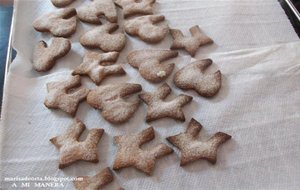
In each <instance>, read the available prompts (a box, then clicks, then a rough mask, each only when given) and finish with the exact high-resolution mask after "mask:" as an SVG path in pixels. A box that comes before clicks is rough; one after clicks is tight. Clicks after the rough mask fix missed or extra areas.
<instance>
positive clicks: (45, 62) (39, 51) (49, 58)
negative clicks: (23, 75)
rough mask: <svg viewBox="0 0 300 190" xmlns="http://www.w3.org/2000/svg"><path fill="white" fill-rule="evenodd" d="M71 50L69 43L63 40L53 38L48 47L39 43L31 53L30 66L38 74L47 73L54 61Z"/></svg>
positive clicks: (41, 42) (44, 43)
mask: <svg viewBox="0 0 300 190" xmlns="http://www.w3.org/2000/svg"><path fill="white" fill-rule="evenodd" d="M70 49H71V42H70V40H68V39H65V38H53V40H52V43H51V45H50V46H48V45H47V43H46V42H44V41H39V42H38V44H37V45H36V47H35V49H34V53H33V60H32V65H33V68H34V69H35V70H36V71H38V72H45V71H49V70H50V69H51V68H52V67H53V66H54V65H55V63H56V60H57V59H59V58H62V57H64V56H65V55H66V54H67V53H68V52H69V51H70Z"/></svg>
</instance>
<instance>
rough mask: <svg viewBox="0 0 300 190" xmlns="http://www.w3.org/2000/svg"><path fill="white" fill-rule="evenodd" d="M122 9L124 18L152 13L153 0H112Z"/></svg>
mask: <svg viewBox="0 0 300 190" xmlns="http://www.w3.org/2000/svg"><path fill="white" fill-rule="evenodd" d="M114 1H115V3H116V4H117V5H118V6H119V7H121V8H122V9H123V15H124V18H127V17H129V16H133V15H151V14H153V5H154V3H155V0H114Z"/></svg>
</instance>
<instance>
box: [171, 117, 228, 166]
mask: <svg viewBox="0 0 300 190" xmlns="http://www.w3.org/2000/svg"><path fill="white" fill-rule="evenodd" d="M201 128H202V125H201V124H200V123H199V122H198V121H196V120H195V119H192V120H191V121H190V123H189V126H188V128H187V130H186V132H185V133H180V134H178V135H175V136H171V137H168V138H167V140H168V141H169V142H170V143H171V144H173V145H174V146H176V147H177V148H178V149H179V150H180V151H181V161H180V166H184V165H186V164H188V163H191V162H193V161H196V160H200V159H205V160H207V161H209V162H210V163H212V164H215V163H216V161H217V149H218V147H219V146H220V145H221V144H223V143H224V142H226V141H227V140H229V139H230V138H231V136H230V135H228V134H226V133H222V132H218V133H216V134H214V135H213V136H212V137H211V138H210V139H208V140H207V141H200V140H197V136H198V134H199V133H200V130H201Z"/></svg>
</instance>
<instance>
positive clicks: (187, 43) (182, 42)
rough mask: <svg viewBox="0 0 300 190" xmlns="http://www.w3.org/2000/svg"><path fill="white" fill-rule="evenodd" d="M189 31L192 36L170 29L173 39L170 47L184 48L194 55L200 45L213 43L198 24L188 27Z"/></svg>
mask: <svg viewBox="0 0 300 190" xmlns="http://www.w3.org/2000/svg"><path fill="white" fill-rule="evenodd" d="M190 32H191V34H192V36H191V37H187V36H184V35H183V33H182V32H181V31H180V30H178V29H170V33H171V35H172V37H173V39H174V41H173V44H172V46H171V49H185V50H186V51H187V52H188V53H189V54H190V55H191V56H193V57H194V56H195V54H196V52H197V50H198V49H199V47H200V46H203V45H207V44H211V43H213V40H212V39H211V38H209V37H208V36H206V35H205V34H204V33H203V32H202V31H201V30H200V28H199V26H198V25H197V26H193V27H192V28H190Z"/></svg>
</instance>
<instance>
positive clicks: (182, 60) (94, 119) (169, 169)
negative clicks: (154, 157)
mask: <svg viewBox="0 0 300 190" xmlns="http://www.w3.org/2000/svg"><path fill="white" fill-rule="evenodd" d="M82 3H85V2H83V1H80V0H78V1H76V2H75V3H74V4H72V5H71V6H74V7H77V6H80V5H81V4H82ZM15 6H16V8H15V23H14V25H15V31H14V43H13V44H14V47H15V49H16V50H17V51H18V56H17V58H16V59H15V60H14V62H13V63H12V65H11V67H10V71H9V73H8V76H7V82H6V84H5V94H4V102H3V108H2V110H3V111H2V121H1V128H0V130H1V131H0V132H1V133H0V134H1V136H0V137H1V172H0V173H1V186H0V187H1V188H0V189H22V188H20V185H21V182H16V185H18V187H17V188H13V187H12V185H13V183H14V182H11V181H7V179H6V180H5V178H9V177H44V176H52V177H74V176H82V175H95V174H96V173H97V172H99V171H100V170H101V169H103V168H104V167H107V166H112V164H113V161H114V156H115V154H116V151H117V147H116V145H114V144H113V136H115V135H121V134H128V133H136V132H139V131H141V130H143V129H145V128H147V127H148V126H149V125H148V124H146V123H145V122H144V119H145V116H146V106H145V105H144V104H141V106H140V107H139V109H138V111H137V112H136V114H135V115H134V117H133V118H131V120H130V121H129V122H127V123H126V124H123V125H120V126H112V125H111V124H109V123H108V122H106V121H105V120H104V119H103V118H102V117H101V115H100V113H99V112H98V111H97V110H94V109H93V108H91V107H90V106H89V105H88V104H87V103H86V102H83V103H82V104H80V106H79V110H78V112H77V115H76V116H77V117H78V118H79V119H81V120H82V121H83V122H84V123H85V124H86V126H87V128H88V129H91V128H95V127H100V128H104V129H105V134H104V135H103V137H102V139H101V140H100V143H99V145H98V147H99V158H100V162H99V163H98V164H93V163H87V162H78V163H75V164H73V165H71V166H69V167H67V168H65V169H63V170H59V169H58V159H59V152H58V150H57V149H56V148H55V147H54V145H52V144H51V143H50V142H49V139H50V138H52V137H54V136H57V135H60V134H62V133H63V132H64V131H65V130H66V129H67V127H68V126H69V125H70V124H72V122H73V119H72V118H70V117H69V116H67V115H66V114H64V113H62V112H61V111H53V110H49V109H47V108H46V107H45V106H44V105H43V101H44V99H45V96H46V88H45V84H46V83H48V82H51V81H56V80H60V79H62V80H63V79H66V78H67V77H68V76H69V75H70V73H71V71H72V70H73V69H74V68H75V67H76V66H78V65H79V64H80V63H81V61H82V56H83V55H84V52H85V50H84V48H82V47H81V46H80V44H79V43H78V39H79V37H80V36H81V35H82V34H83V32H84V31H86V30H88V29H89V28H92V27H94V26H93V25H88V24H82V23H79V24H78V29H77V33H76V34H75V35H73V36H72V38H71V41H72V50H71V52H70V53H69V54H68V55H67V56H65V57H64V58H62V59H60V60H59V61H58V62H57V64H56V66H55V67H54V68H53V69H52V70H51V71H50V72H47V73H43V74H39V73H36V72H35V71H34V70H33V69H32V66H31V60H32V51H33V47H34V45H35V44H36V43H37V42H38V41H39V40H45V41H46V42H51V38H50V35H48V34H40V33H37V32H35V31H34V29H33V28H32V26H31V23H32V21H33V20H34V18H36V17H37V16H38V15H41V14H44V13H46V12H49V11H52V10H55V8H54V7H53V6H52V4H51V3H50V1H48V0H47V1H46V0H43V1H28V0H24V1H20V0H19V1H16V4H15ZM155 10H156V12H157V13H161V14H163V15H165V16H166V18H167V22H168V23H169V25H170V26H171V27H174V28H179V29H182V30H183V31H184V32H185V33H187V31H188V28H189V27H191V26H193V25H196V24H199V25H200V27H201V28H202V29H203V30H204V31H205V33H207V34H208V35H209V36H210V37H212V38H213V39H214V41H215V44H213V45H209V46H207V47H204V48H201V50H200V51H199V52H198V54H197V56H196V58H198V59H201V58H212V59H213V60H214V64H213V66H212V68H211V69H210V70H211V71H214V70H216V69H220V70H221V72H222V74H223V81H222V88H221V90H220V92H219V93H218V94H217V95H216V96H215V97H214V98H211V99H205V98H202V97H199V96H198V95H197V94H196V93H194V92H192V91H187V92H183V91H181V90H180V89H178V88H176V87H175V86H174V84H173V82H172V78H173V75H172V76H170V77H169V78H168V80H167V83H168V84H169V85H170V86H171V87H172V90H173V91H172V95H171V96H170V98H172V97H174V96H175V95H178V94H180V93H186V94H189V95H192V96H193V97H194V99H193V102H192V103H191V104H189V105H187V106H186V107H185V108H184V112H185V115H186V122H185V123H180V122H175V121H173V120H171V119H162V120H159V121H156V122H152V123H151V126H153V127H154V128H155V132H156V138H155V140H153V142H151V143H149V145H147V146H145V148H147V147H150V146H151V145H155V144H157V143H159V142H164V143H167V144H168V142H167V141H166V140H165V138H166V137H167V136H170V135H174V134H177V133H179V132H183V131H185V129H186V127H187V124H188V122H189V120H190V119H191V118H192V117H193V118H195V119H196V120H198V121H200V122H201V123H202V125H203V126H204V128H203V129H202V131H201V134H200V137H202V138H204V139H205V138H209V137H210V135H212V134H214V133H215V132H218V131H222V132H225V133H228V134H230V135H232V139H231V140H230V141H228V142H226V143H225V144H224V145H222V146H221V147H220V149H219V151H218V161H217V163H216V164H215V165H211V164H209V163H208V162H206V161H197V162H194V163H192V164H190V165H187V166H185V167H180V166H179V151H177V149H176V148H175V147H173V148H174V149H175V153H173V154H172V155H169V156H166V157H163V158H161V159H159V160H158V161H157V164H156V168H155V171H154V173H153V176H151V177H148V176H146V175H145V174H143V173H141V172H139V171H137V170H135V169H133V168H129V169H123V170H122V171H120V172H115V180H114V182H113V183H111V184H110V185H108V186H107V187H106V188H105V189H108V190H110V189H111V190H113V189H116V188H117V187H120V186H122V187H124V188H125V189H126V190H127V189H128V190H140V189H143V190H156V189H162V190H165V189H166V190H169V189H170V190H171V189H172V190H173V189H174V190H175V189H178V190H182V189H184V190H199V189H272V190H273V189H291V190H292V189H299V187H300V162H299V160H300V135H299V134H300V111H299V109H300V85H299V81H300V63H299V60H300V53H299V52H300V43H299V42H296V41H297V40H298V38H297V36H296V34H295V32H294V31H293V28H292V27H291V25H290V23H289V21H288V19H287V17H286V16H285V14H284V12H283V10H281V8H280V5H279V4H278V2H277V1H273V0H265V1H259V0H252V1H250V0H236V1H234V0H203V1H197V0H194V1H192V0H159V1H158V2H157V5H156V7H155ZM119 13H120V15H121V11H120V10H119ZM120 20H122V19H121V16H120ZM120 25H122V22H120ZM170 44H171V37H170V36H168V37H167V38H166V39H165V40H164V41H163V42H161V43H159V44H157V45H154V46H153V45H147V44H145V43H144V42H141V41H139V40H138V39H136V38H132V37H128V43H127V46H126V48H125V50H124V51H123V52H122V54H121V56H120V58H119V60H118V63H120V64H124V68H125V70H126V72H127V75H126V76H122V77H110V78H108V79H107V80H105V81H104V82H103V84H110V83H114V82H120V81H122V82H124V81H127V82H133V83H140V84H141V85H142V86H143V89H144V90H145V91H153V90H155V89H156V88H157V87H158V86H159V85H153V84H150V83H149V82H147V81H145V80H144V79H143V78H142V77H141V76H140V75H139V73H138V72H137V70H135V69H134V68H132V67H131V66H129V65H128V64H126V55H127V53H128V52H130V51H132V50H136V49H146V48H152V49H162V48H163V49H168V48H169V47H170ZM191 61H192V59H191V57H190V56H188V55H187V54H186V53H184V52H183V51H180V56H179V57H177V58H175V59H173V60H170V61H169V62H174V63H175V64H176V68H175V70H176V71H177V70H178V69H179V68H182V67H183V66H185V65H186V64H188V63H190V62H191ZM174 73H175V71H174V72H173V74H174ZM83 83H84V85H85V86H87V87H89V88H94V87H95V86H94V85H93V84H92V83H91V82H90V80H89V79H88V78H84V80H83ZM85 136H86V132H85V133H84V135H83V138H84V137H85ZM168 145H170V144H168ZM170 146H171V145H170ZM30 183H31V188H30V189H41V188H34V182H32V181H31V182H30ZM63 186H64V187H61V188H52V189H73V188H74V187H73V184H72V182H63ZM45 189H51V188H45Z"/></svg>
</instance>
